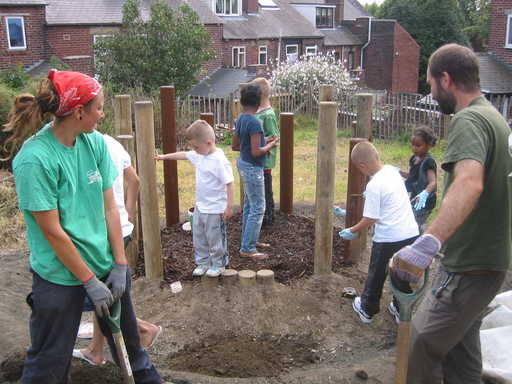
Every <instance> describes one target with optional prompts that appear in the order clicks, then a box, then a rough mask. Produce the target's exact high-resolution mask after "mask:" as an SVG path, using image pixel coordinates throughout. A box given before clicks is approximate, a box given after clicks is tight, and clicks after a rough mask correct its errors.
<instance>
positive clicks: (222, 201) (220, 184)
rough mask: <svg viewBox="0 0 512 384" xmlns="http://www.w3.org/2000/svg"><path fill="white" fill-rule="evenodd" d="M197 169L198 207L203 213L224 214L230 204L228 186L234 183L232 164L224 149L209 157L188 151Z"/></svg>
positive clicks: (188, 155) (189, 157)
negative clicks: (228, 203)
mask: <svg viewBox="0 0 512 384" xmlns="http://www.w3.org/2000/svg"><path fill="white" fill-rule="evenodd" d="M186 155H187V159H188V160H190V162H191V163H192V164H194V166H195V167H196V206H197V208H198V209H199V212H201V213H223V212H224V211H225V209H226V206H227V202H228V195H227V189H226V184H229V183H231V182H233V180H234V178H233V170H232V168H231V163H230V162H229V160H228V159H227V158H226V155H224V151H222V149H220V148H217V150H216V151H215V152H213V153H211V154H209V155H200V154H199V153H197V152H196V151H188V152H187V153H186Z"/></svg>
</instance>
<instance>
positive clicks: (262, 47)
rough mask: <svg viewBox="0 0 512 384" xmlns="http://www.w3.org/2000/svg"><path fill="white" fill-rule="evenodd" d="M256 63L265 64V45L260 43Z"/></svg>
mask: <svg viewBox="0 0 512 384" xmlns="http://www.w3.org/2000/svg"><path fill="white" fill-rule="evenodd" d="M258 64H260V65H267V46H266V45H260V47H259V51H258Z"/></svg>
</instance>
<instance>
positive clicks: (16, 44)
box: [5, 17, 27, 49]
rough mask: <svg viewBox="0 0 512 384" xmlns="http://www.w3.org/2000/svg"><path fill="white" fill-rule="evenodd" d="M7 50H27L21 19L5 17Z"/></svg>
mask: <svg viewBox="0 0 512 384" xmlns="http://www.w3.org/2000/svg"><path fill="white" fill-rule="evenodd" d="M5 19H6V25H7V41H8V43H9V49H27V42H26V41H25V23H24V21H23V17H6V18H5Z"/></svg>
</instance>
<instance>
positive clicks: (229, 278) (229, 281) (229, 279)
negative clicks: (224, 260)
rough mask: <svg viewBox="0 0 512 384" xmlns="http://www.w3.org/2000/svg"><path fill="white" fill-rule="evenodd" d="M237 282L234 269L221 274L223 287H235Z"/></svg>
mask: <svg viewBox="0 0 512 384" xmlns="http://www.w3.org/2000/svg"><path fill="white" fill-rule="evenodd" d="M237 282H238V271H236V270H234V269H226V270H225V271H224V273H223V274H222V283H223V284H224V285H230V286H232V285H236V283H237Z"/></svg>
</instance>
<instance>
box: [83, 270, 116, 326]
mask: <svg viewBox="0 0 512 384" xmlns="http://www.w3.org/2000/svg"><path fill="white" fill-rule="evenodd" d="M84 288H85V291H86V292H87V296H89V298H90V299H91V301H92V302H93V303H94V306H95V307H96V313H97V314H98V316H99V317H108V316H110V312H109V310H108V307H110V306H111V305H112V304H113V303H114V297H113V296H112V292H110V289H108V287H107V285H106V284H105V283H103V282H101V281H100V280H99V279H98V278H97V277H96V276H94V277H93V278H92V279H91V280H89V281H88V282H86V283H84Z"/></svg>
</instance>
